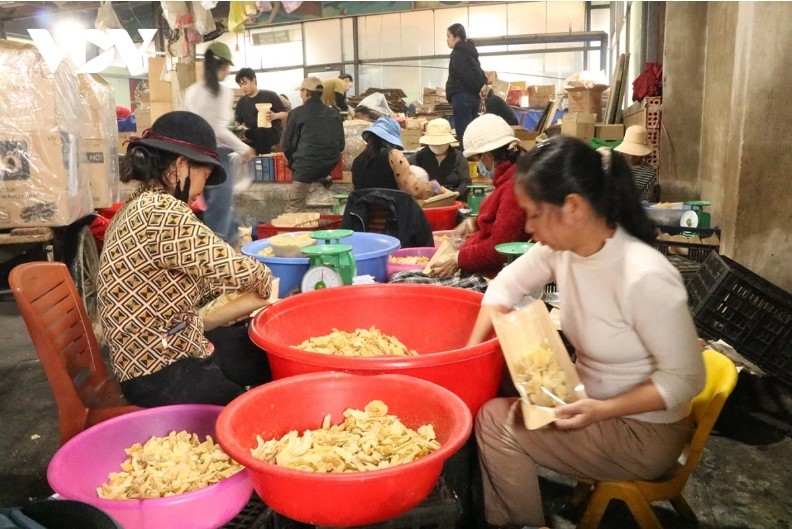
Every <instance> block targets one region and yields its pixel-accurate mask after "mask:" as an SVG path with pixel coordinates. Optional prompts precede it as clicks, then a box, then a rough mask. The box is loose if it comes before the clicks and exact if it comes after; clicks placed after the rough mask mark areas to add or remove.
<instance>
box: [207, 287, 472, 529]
mask: <svg viewBox="0 0 792 529" xmlns="http://www.w3.org/2000/svg"><path fill="white" fill-rule="evenodd" d="M296 297H302V296H296ZM372 400H382V401H383V402H384V403H385V404H387V405H388V412H389V413H391V414H393V415H396V416H397V417H399V419H401V421H402V422H403V423H404V424H405V425H406V426H408V427H410V428H412V429H417V428H418V427H419V426H421V425H423V424H427V423H431V424H432V425H433V427H434V430H435V433H436V435H437V440H438V441H439V442H440V444H441V446H440V448H439V449H438V450H436V451H434V452H432V453H431V454H429V455H427V456H424V457H422V458H420V459H417V460H415V461H413V462H410V463H406V464H403V465H398V466H395V467H391V468H386V469H380V470H370V471H366V472H345V473H318V472H308V471H304V470H295V469H290V468H285V467H281V466H278V465H274V464H271V463H266V462H264V461H261V460H260V459H257V458H254V457H253V456H252V455H250V449H251V448H254V447H255V446H256V435H260V436H261V437H262V439H265V440H268V439H273V438H279V437H281V436H283V435H284V434H286V433H288V432H289V431H290V430H297V431H298V432H303V431H305V430H313V429H317V428H320V427H321V424H322V419H323V417H324V416H325V415H326V414H328V413H329V414H331V416H332V417H331V423H332V424H339V423H341V422H343V420H344V417H343V411H344V410H345V409H347V408H355V409H363V407H364V406H365V405H366V404H367V403H368V402H370V401H372ZM471 427H472V417H471V415H470V412H469V411H468V409H467V407H466V406H465V404H464V403H463V402H462V401H461V400H460V399H459V398H457V397H456V396H455V395H454V394H453V393H451V392H449V391H448V390H446V389H444V388H442V387H440V386H438V385H436V384H432V383H429V382H426V381H423V380H419V379H417V378H414V377H406V376H401V375H380V376H358V375H350V374H345V373H312V374H308V375H301V376H295V377H290V378H285V379H283V380H277V381H275V382H271V383H269V384H264V385H262V386H259V387H257V388H255V389H252V390H250V391H248V392H246V393H245V394H243V395H241V396H239V397H237V398H236V399H234V400H233V401H232V402H231V403H230V404H229V405H228V406H227V407H226V408H225V409H224V410H223V412H222V413H221V414H220V417H219V418H218V420H217V436H218V441H219V443H220V445H221V446H222V447H223V449H224V450H225V451H226V453H228V454H229V455H230V456H231V457H233V458H234V459H235V460H236V461H238V462H239V463H241V464H243V465H245V466H246V467H247V469H248V473H249V474H250V477H251V479H252V480H253V487H254V488H255V489H256V492H257V493H258V495H259V497H260V498H261V499H262V500H263V501H264V503H266V504H267V505H268V506H270V507H271V508H272V509H273V510H275V511H276V512H278V513H280V514H282V515H284V516H286V517H288V518H291V519H294V520H297V521H300V522H304V523H308V524H312V525H317V526H329V527H351V526H359V525H369V524H374V523H379V522H383V521H385V520H388V519H390V518H393V517H396V516H399V515H401V514H404V513H405V512H407V511H409V510H410V509H412V508H413V507H415V506H416V505H418V504H419V503H421V502H422V501H423V500H424V499H425V498H426V497H427V496H428V495H429V493H430V492H431V491H432V488H433V487H434V485H435V482H436V481H437V479H438V477H439V476H440V473H441V471H442V469H443V462H444V461H445V460H446V459H448V458H449V457H450V456H451V455H453V454H454V453H455V452H456V451H457V450H459V448H460V447H461V446H462V445H463V444H464V443H465V441H466V440H467V439H468V437H469V435H470V431H471Z"/></svg>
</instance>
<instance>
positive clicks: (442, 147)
mask: <svg viewBox="0 0 792 529" xmlns="http://www.w3.org/2000/svg"><path fill="white" fill-rule="evenodd" d="M429 150H430V151H432V152H433V153H435V154H443V153H444V152H446V151H447V150H448V145H430V146H429Z"/></svg>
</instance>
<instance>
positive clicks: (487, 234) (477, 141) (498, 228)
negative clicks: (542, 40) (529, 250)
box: [389, 114, 528, 292]
mask: <svg viewBox="0 0 792 529" xmlns="http://www.w3.org/2000/svg"><path fill="white" fill-rule="evenodd" d="M523 153H525V149H523V148H522V147H521V146H520V140H519V139H517V138H516V137H515V136H514V129H512V128H511V127H510V126H509V125H507V124H506V122H505V121H504V120H503V118H501V117H499V116H496V115H494V114H484V115H482V116H479V117H477V118H476V119H474V120H473V121H471V122H470V125H469V126H468V128H467V130H466V131H465V150H464V152H463V156H464V157H465V158H474V157H475V158H478V159H479V161H480V162H481V163H482V164H483V165H484V166H485V167H486V169H487V170H489V171H493V178H492V183H493V185H494V190H493V191H492V193H490V194H489V195H488V196H487V197H486V198H485V199H484V200H483V201H482V202H481V207H480V208H479V215H478V217H471V218H468V219H465V220H464V221H463V222H462V223H461V224H459V225H458V226H457V227H456V228H454V238H455V239H457V238H458V239H464V242H463V243H462V244H461V246H460V247H459V249H458V251H457V252H456V253H455V254H454V255H452V256H451V258H450V259H447V260H444V261H442V262H439V263H435V264H434V265H433V268H432V269H431V271H430V272H429V274H424V273H423V272H421V271H418V272H412V271H409V272H397V273H395V274H394V275H393V276H391V278H390V280H389V282H390V283H414V284H422V285H423V284H432V285H443V286H452V287H459V288H466V289H469V290H475V291H478V292H484V291H485V290H486V289H487V285H488V283H489V279H491V278H493V277H495V276H496V275H497V274H498V272H500V271H501V269H502V268H503V265H504V264H505V263H506V258H505V256H503V255H502V254H500V253H498V251H497V250H495V246H497V245H499V244H501V243H506V242H523V241H527V240H528V235H527V234H526V233H525V212H524V211H523V210H522V209H520V206H519V205H518V204H517V198H516V196H515V194H514V172H515V164H516V162H517V159H518V158H519V157H520V155H522V154H523Z"/></svg>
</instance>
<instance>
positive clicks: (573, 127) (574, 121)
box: [561, 112, 597, 141]
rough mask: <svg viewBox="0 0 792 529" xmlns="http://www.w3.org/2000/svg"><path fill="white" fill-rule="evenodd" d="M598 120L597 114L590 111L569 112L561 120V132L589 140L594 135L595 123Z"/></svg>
mask: <svg viewBox="0 0 792 529" xmlns="http://www.w3.org/2000/svg"><path fill="white" fill-rule="evenodd" d="M596 120H597V116H596V114H590V113H588V112H575V113H571V114H567V115H565V116H564V119H563V120H562V121H561V134H563V135H564V136H572V137H573V138H580V139H581V140H584V141H589V140H591V139H592V138H593V137H594V123H595V122H596Z"/></svg>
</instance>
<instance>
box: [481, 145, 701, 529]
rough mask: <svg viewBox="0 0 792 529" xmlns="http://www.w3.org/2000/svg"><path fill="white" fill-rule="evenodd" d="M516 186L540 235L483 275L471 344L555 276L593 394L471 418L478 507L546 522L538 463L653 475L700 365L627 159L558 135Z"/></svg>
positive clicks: (497, 407)
mask: <svg viewBox="0 0 792 529" xmlns="http://www.w3.org/2000/svg"><path fill="white" fill-rule="evenodd" d="M515 194H516V196H517V199H518V203H519V204H520V207H522V208H523V210H524V211H525V212H526V215H527V220H526V226H525V228H526V232H528V233H532V234H533V239H534V240H535V241H536V242H537V243H538V244H536V245H535V246H534V247H533V248H531V250H529V251H528V252H527V253H525V254H524V255H523V256H521V257H520V258H519V259H517V260H516V261H515V262H514V263H512V264H511V265H509V266H507V267H506V268H505V269H504V270H503V271H502V272H501V273H500V274H499V275H498V277H496V278H495V279H494V280H493V281H492V282H491V283H490V285H489V288H488V289H487V293H486V294H485V296H484V299H483V301H482V308H481V311H480V313H479V317H478V320H477V321H476V325H475V327H474V329H473V332H472V334H471V337H470V344H475V343H479V342H481V341H482V340H484V339H485V338H486V337H488V336H489V334H490V333H491V331H492V323H491V319H490V318H491V314H492V312H493V311H500V312H505V311H509V310H511V308H512V307H514V306H515V304H516V303H517V302H518V301H519V300H520V299H521V298H522V297H523V296H524V295H525V294H527V293H530V292H532V291H534V290H536V289H537V288H541V287H542V286H543V285H545V284H547V283H549V282H551V281H555V282H556V284H557V286H558V291H559V293H560V295H561V300H562V308H561V326H562V328H563V329H564V334H565V335H566V337H567V338H568V339H569V341H570V342H571V344H572V345H573V346H574V347H575V351H576V354H577V360H576V367H577V371H578V373H579V374H580V378H581V381H582V382H583V384H584V386H585V389H586V393H587V395H588V398H585V399H581V400H578V401H576V402H573V403H571V404H565V405H562V406H559V407H557V408H555V412H556V416H557V417H558V419H557V420H556V421H555V423H554V424H552V425H550V426H548V427H545V428H541V429H538V430H531V431H529V430H527V429H526V428H525V427H524V426H523V420H522V416H521V411H520V406H519V402H518V401H517V400H516V399H494V400H492V401H490V402H488V403H487V404H486V405H484V406H483V407H482V408H481V410H480V411H479V413H478V416H477V418H476V438H477V441H478V447H479V455H480V458H481V468H482V478H483V488H484V508H485V516H486V519H487V522H488V523H489V524H491V525H493V526H499V527H509V526H523V525H526V524H527V525H532V526H541V525H544V523H545V519H544V513H543V511H542V502H541V496H540V491H539V483H538V477H537V467H538V466H543V467H547V468H550V469H553V470H555V471H557V472H560V473H562V474H565V475H568V476H572V477H587V478H592V479H595V480H631V479H653V478H657V477H659V476H661V475H662V474H663V473H664V472H665V471H667V470H668V469H670V468H671V467H672V466H673V465H674V463H675V462H676V459H677V457H678V456H679V455H680V453H681V451H682V448H683V446H684V444H685V442H686V441H687V439H688V437H689V435H690V425H689V423H688V421H687V420H686V417H687V416H688V414H689V412H690V400H691V398H692V397H694V396H695V395H696V394H697V393H698V392H699V391H700V390H701V389H702V387H703V385H704V378H705V373H704V365H703V361H702V355H701V348H700V347H699V344H698V339H697V334H696V329H695V327H694V325H693V320H692V318H691V316H690V312H689V310H688V307H687V293H686V291H685V287H684V284H683V282H682V278H681V276H680V274H679V272H678V271H677V270H676V269H675V268H674V267H673V266H672V265H671V264H670V263H669V261H668V260H667V259H666V258H665V257H664V256H663V255H662V254H660V253H659V252H657V251H656V250H655V249H654V248H652V246H650V243H651V241H652V240H653V239H654V229H653V227H652V225H651V223H650V222H649V220H648V219H647V218H646V215H645V214H644V212H643V209H642V208H641V205H640V201H639V197H638V195H637V191H636V189H635V185H634V184H633V180H632V174H631V172H630V168H629V167H628V166H627V164H626V162H625V161H624V158H623V157H622V156H621V155H620V154H619V153H616V152H611V151H610V150H607V149H601V150H600V151H594V150H592V149H590V148H589V147H588V146H586V145H585V144H583V143H582V142H580V141H579V140H576V139H573V138H564V137H561V138H557V139H553V140H551V141H549V142H548V143H547V144H545V145H543V146H540V147H537V148H535V149H534V150H533V151H531V152H530V153H528V154H527V155H525V156H523V157H522V158H521V159H520V160H519V161H518V162H517V173H516V179H515Z"/></svg>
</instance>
